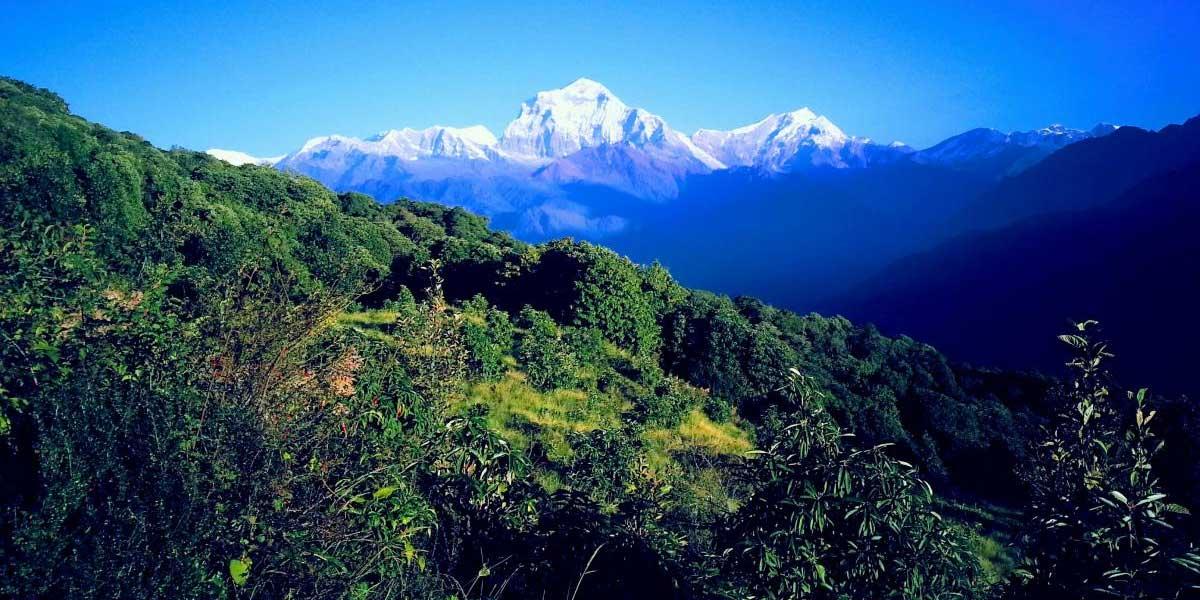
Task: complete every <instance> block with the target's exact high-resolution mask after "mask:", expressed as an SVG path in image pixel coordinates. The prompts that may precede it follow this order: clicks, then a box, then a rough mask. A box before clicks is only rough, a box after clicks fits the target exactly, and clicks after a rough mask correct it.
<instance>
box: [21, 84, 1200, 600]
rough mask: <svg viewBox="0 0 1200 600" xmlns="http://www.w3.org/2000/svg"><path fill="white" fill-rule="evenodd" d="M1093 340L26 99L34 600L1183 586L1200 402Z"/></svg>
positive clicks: (1092, 593) (27, 537)
mask: <svg viewBox="0 0 1200 600" xmlns="http://www.w3.org/2000/svg"><path fill="white" fill-rule="evenodd" d="M1092 331H1093V328H1092V327H1091V326H1090V325H1088V324H1085V325H1081V326H1080V328H1079V330H1078V331H1076V332H1073V333H1072V334H1071V335H1068V336H1064V338H1063V340H1064V341H1065V342H1067V344H1066V345H1064V351H1063V360H1064V361H1066V360H1069V359H1072V357H1074V359H1073V365H1074V370H1075V371H1076V378H1075V379H1074V380H1072V381H1071V382H1067V383H1060V382H1056V381H1052V380H1049V379H1046V378H1043V377H1040V376H1034V375H1025V374H1020V373H1011V372H1003V371H996V370H989V369H984V368H973V367H965V366H961V365H957V364H955V363H953V362H951V361H950V360H948V359H947V358H946V357H944V356H943V355H941V354H940V353H938V352H937V351H936V350H935V349H934V348H932V347H930V346H928V345H925V344H922V343H919V342H917V341H914V340H911V339H908V338H903V337H902V338H887V337H884V336H882V335H880V334H879V332H878V331H876V330H875V329H874V328H873V327H870V326H858V325H855V324H852V323H850V322H849V321H847V320H845V319H842V318H826V317H821V316H818V315H808V316H803V315H798V314H794V313H791V312H787V311H782V310H778V309H775V308H772V307H770V306H768V305H766V304H764V303H762V302H759V301H757V300H754V299H751V298H736V299H730V298H727V297H723V296H717V295H713V294H709V293H706V292H701V291H695V290H690V289H687V288H684V287H682V286H680V285H679V284H677V283H676V282H675V281H674V280H673V279H672V278H671V276H670V274H669V273H667V271H666V270H665V269H663V268H661V267H660V266H657V265H649V266H645V265H638V264H635V263H632V262H630V261H629V260H627V259H625V258H623V257H621V256H619V255H618V254H616V253H614V252H612V251H610V250H607V249H605V248H602V247H599V246H595V245H592V244H588V243H581V242H574V241H572V240H558V241H554V242H550V243H547V244H542V245H528V244H525V243H521V242H518V241H515V240H514V239H512V238H511V237H509V236H508V235H506V234H502V233H498V232H496V231H493V230H491V229H489V227H488V224H487V222H486V221H485V220H484V219H481V218H479V217H477V216H474V215H471V214H469V213H467V212H465V211H463V210H461V209H451V208H446V207H442V206H437V205H432V204H422V203H417V202H410V201H399V202H396V203H393V204H387V205H382V204H379V203H377V202H376V201H374V200H372V199H371V198H369V197H367V196H363V195H359V194H340V195H339V194H334V193H333V192H331V191H329V190H328V189H326V188H324V187H322V186H321V185H320V184H318V183H316V182H315V181H313V180H311V179H307V178H305V177H300V176H297V175H292V174H286V173H281V172H279V171H276V170H273V169H270V168H265V167H258V166H252V165H247V166H241V167H234V166H231V165H229V164H226V163H224V162H221V161H219V160H216V159H213V158H211V157H209V156H207V155H204V154H200V153H195V152H191V151H186V150H171V151H162V150H159V149H157V148H155V147H153V146H152V145H151V144H149V143H147V142H146V141H144V140H142V139H140V138H138V137H137V136H136V135H133V134H129V133H118V132H114V131H111V130H109V129H106V128H104V127H103V126H100V125H97V124H94V123H90V122H87V121H86V120H83V119H81V118H79V117H77V116H73V115H71V114H70V113H69V112H68V110H67V106H66V104H65V103H64V102H63V101H62V100H61V99H60V98H58V97H57V96H56V95H54V94H53V93H50V92H48V91H45V90H38V89H34V88H31V87H30V86H27V85H25V84H23V83H20V82H17V81H14V80H11V79H0V364H2V365H3V370H0V406H2V412H0V482H2V485H0V569H2V571H0V595H3V596H5V597H13V598H59V597H71V598H76V597H79V598H167V597H169V598H239V597H245V598H251V597H254V598H428V599H434V598H436V599H443V600H444V599H447V598H458V599H461V600H466V599H468V598H471V599H474V598H479V599H483V598H489V599H491V598H547V599H563V600H575V599H585V598H595V599H599V598H606V599H607V598H671V597H674V598H780V599H782V598H796V597H806V598H807V597H812V598H829V599H834V598H863V599H866V598H873V599H874V598H988V597H996V596H997V595H1003V596H1004V597H1026V598H1052V597H1053V598H1063V597H1072V598H1075V597H1078V598H1083V597H1111V596H1113V595H1115V596H1117V597H1124V598H1174V597H1179V595H1180V594H1186V593H1188V590H1189V589H1190V588H1189V587H1188V586H1190V585H1193V584H1194V582H1195V581H1196V575H1197V570H1198V569H1200V557H1197V556H1196V555H1195V554H1193V553H1191V540H1192V539H1193V537H1194V531H1195V529H1194V525H1193V524H1192V521H1191V519H1190V515H1188V513H1187V509H1186V506H1187V505H1189V504H1190V503H1192V502H1191V501H1192V500H1193V499H1196V498H1197V497H1198V494H1197V493H1196V492H1197V490H1198V489H1200V485H1197V481H1200V479H1198V477H1197V473H1196V472H1195V467H1194V466H1193V465H1192V463H1191V461H1190V460H1188V459H1187V457H1188V453H1189V452H1194V450H1195V442H1194V441H1190V440H1191V439H1192V435H1193V432H1194V431H1196V430H1195V426H1196V423H1197V421H1196V410H1195V409H1194V407H1193V406H1192V405H1191V404H1189V403H1186V402H1184V401H1179V400H1169V399H1161V398H1155V397H1154V396H1153V394H1146V393H1144V392H1134V393H1132V394H1130V395H1126V394H1125V393H1124V392H1123V391H1122V390H1119V389H1117V388H1115V387H1113V386H1111V385H1110V384H1109V382H1108V381H1107V379H1106V376H1105V374H1104V368H1105V366H1106V365H1107V364H1108V359H1109V355H1108V352H1107V350H1106V349H1105V347H1104V346H1102V345H1100V344H1098V343H1096V342H1094V341H1092V339H1091V337H1090V336H1091V334H1092ZM1056 333H1059V332H1057V331H1047V332H1046V336H1047V337H1048V338H1053V336H1054V335H1055V334H1056ZM1154 410H1158V411H1159V412H1158V413H1155V412H1153V411H1154ZM1156 414H1157V415H1158V418H1154V417H1155V415H1156ZM1159 440H1166V441H1167V445H1166V447H1165V448H1161V449H1160V448H1159V445H1158V441H1159ZM1160 477H1161V478H1162V479H1161V480H1160Z"/></svg>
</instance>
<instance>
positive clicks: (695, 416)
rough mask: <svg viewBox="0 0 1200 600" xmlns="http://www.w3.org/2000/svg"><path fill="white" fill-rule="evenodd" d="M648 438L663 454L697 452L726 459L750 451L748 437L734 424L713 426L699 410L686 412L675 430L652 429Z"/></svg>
mask: <svg viewBox="0 0 1200 600" xmlns="http://www.w3.org/2000/svg"><path fill="white" fill-rule="evenodd" d="M648 435H649V437H650V439H651V440H652V441H653V442H654V443H655V445H656V446H657V447H658V448H660V449H661V450H663V451H664V452H676V451H680V450H688V449H699V450H701V451H703V452H705V453H706V454H709V455H712V456H722V455H725V456H729V455H739V454H744V453H746V452H748V451H750V450H751V449H752V448H753V446H752V444H751V443H750V436H749V434H747V433H746V432H745V431H742V430H741V429H739V428H738V426H737V425H734V424H733V423H714V422H713V421H712V419H709V418H708V415H705V414H704V412H703V411H701V410H700V409H696V410H693V411H692V412H690V413H688V415H687V416H686V417H684V418H683V421H682V422H681V423H680V424H679V426H678V427H676V428H675V429H654V430H651V431H650V432H649V433H648Z"/></svg>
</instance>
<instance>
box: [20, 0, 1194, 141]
mask: <svg viewBox="0 0 1200 600" xmlns="http://www.w3.org/2000/svg"><path fill="white" fill-rule="evenodd" d="M710 4H711V3H705V4H696V5H692V4H689V3H684V2H676V1H674V0H656V1H654V2H636V3H620V2H588V3H578V4H576V3H564V2H549V3H541V2H535V1H526V2H519V3H463V2H444V3H437V4H436V5H434V4H409V3H399V2H394V1H393V2H379V3H350V2H343V3H333V2H330V3H316V2H298V1H293V2H254V3H239V2H216V3H208V2H196V1H188V2H160V3H154V2H55V1H52V0H45V1H39V2H30V1H27V0H24V1H20V2H14V1H11V0H0V74H5V75H9V76H14V77H17V78H20V79H24V80H26V81H30V82H32V83H35V84H37V85H40V86H43V87H48V88H51V89H53V90H55V91H57V92H58V93H59V94H61V95H62V96H63V97H64V98H66V100H67V101H68V102H69V103H70V104H71V106H72V108H73V110H75V112H77V113H79V114H82V115H84V116H85V117H88V118H90V119H93V120H96V121H99V122H102V123H104V124H106V125H108V126H110V127H113V128H116V129H122V130H130V131H135V132H138V133H140V134H142V135H144V136H145V137H147V138H148V139H149V140H150V141H152V142H154V143H155V144H158V145H160V146H170V145H181V146H185V147H190V148H197V149H203V148H208V147H223V148H234V149H240V150H244V151H248V152H251V153H254V154H259V155H268V154H279V153H283V152H286V151H288V150H292V149H294V148H296V147H297V146H299V145H300V144H301V143H302V142H303V141H304V140H305V139H307V138H309V137H312V136H316V135H322V134H327V133H343V134H349V135H368V134H371V133H374V132H377V131H380V130H383V129H388V128H396V127H404V126H412V127H425V126H429V125H433V124H442V125H459V126H462V125H471V124H476V123H482V124H484V125H487V126H488V127H489V128H491V129H492V130H493V131H494V132H496V133H497V134H499V133H500V130H501V129H502V128H503V126H504V124H505V123H507V122H508V121H509V120H510V119H511V118H512V117H513V116H515V115H516V113H517V110H518V108H519V106H520V102H521V101H522V100H524V99H526V98H528V97H530V96H532V95H533V93H534V92H536V91H538V90H542V89H548V88H553V87H560V86H562V85H565V84H566V83H568V82H570V81H572V80H573V79H575V78H576V77H579V76H587V77H590V78H593V79H596V80H598V81H601V82H602V83H604V84H606V85H607V86H608V87H609V88H610V89H612V90H613V92H614V93H616V94H617V95H618V96H620V97H621V98H622V99H623V100H625V101H626V102H627V103H629V104H631V105H634V106H642V107H644V108H647V109H648V110H650V111H652V112H655V113H658V114H660V115H662V116H663V117H665V118H666V119H667V121H668V122H670V123H671V124H672V125H673V126H674V127H676V128H677V129H680V130H682V131H685V132H688V133H690V132H692V131H694V130H695V129H696V128H698V127H711V128H729V127H736V126H739V125H743V124H746V123H750V122H753V121H755V120H758V119H759V118H761V117H762V116H764V115H766V114H768V113H771V112H779V111H785V110H791V109H794V108H798V107H801V106H809V107H811V108H813V109H814V110H815V111H817V112H818V113H821V114H824V115H826V116H828V117H829V118H830V119H832V120H833V121H834V122H835V123H837V124H838V125H839V126H841V127H842V128H843V129H844V130H846V131H847V132H848V133H851V134H855V135H866V136H870V137H872V138H875V139H877V140H883V141H890V140H893V139H898V140H903V141H906V142H908V143H911V144H913V145H916V146H925V145H929V144H932V143H934V142H936V141H938V140H940V139H942V138H945V137H947V136H949V135H952V134H955V133H958V132H961V131H963V130H965V129H968V128H971V127H976V126H993V127H998V128H1001V129H1030V128H1034V127H1039V126H1042V125H1045V124H1049V123H1052V122H1061V123H1065V124H1067V125H1070V126H1075V127H1089V126H1091V125H1092V124H1094V123H1095V122H1097V121H1101V120H1104V121H1111V122H1117V123H1126V124H1133V125H1138V126H1142V127H1153V128H1157V127H1161V126H1162V125H1165V124H1167V123H1171V122H1179V121H1182V120H1185V119H1187V118H1188V117H1190V116H1193V115H1195V114H1197V113H1200V41H1198V40H1200V2H1195V1H1186V2H1184V1H1173V0H1167V1H1152V2H1080V1H1053V0H1011V1H1005V2H989V3H986V4H987V7H986V8H985V7H983V5H984V4H985V3H983V2H921V1H907V2H861V3H851V2H844V1H843V2H800V1H792V2H736V3H734V2H730V3H722V4H720V5H710ZM210 5H211V6H210Z"/></svg>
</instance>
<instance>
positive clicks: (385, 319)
mask: <svg viewBox="0 0 1200 600" xmlns="http://www.w3.org/2000/svg"><path fill="white" fill-rule="evenodd" d="M398 316H400V313H398V312H396V311H394V310H365V311H359V312H346V313H342V314H340V315H338V323H341V324H342V325H354V326H359V327H380V326H383V325H391V324H392V323H395V322H396V318H397V317H398Z"/></svg>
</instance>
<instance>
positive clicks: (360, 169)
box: [209, 78, 1115, 238]
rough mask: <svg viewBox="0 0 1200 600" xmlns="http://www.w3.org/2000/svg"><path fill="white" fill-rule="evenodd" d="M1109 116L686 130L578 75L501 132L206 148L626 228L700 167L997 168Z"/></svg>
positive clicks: (569, 228)
mask: <svg viewBox="0 0 1200 600" xmlns="http://www.w3.org/2000/svg"><path fill="white" fill-rule="evenodd" d="M1113 129H1115V127H1113V126H1111V125H1098V126H1097V127H1095V128H1093V129H1092V130H1090V131H1081V130H1076V129H1068V128H1065V127H1062V126H1059V125H1055V126H1051V127H1047V128H1043V129H1039V130H1035V131H1026V132H1013V133H1002V132H1000V131H996V130H993V129H976V130H972V131H968V132H966V133H964V134H962V135H958V136H955V137H952V138H950V139H948V140H946V141H944V142H942V143H940V144H937V145H935V146H933V147H931V148H928V149H926V150H922V151H920V152H916V151H915V150H914V149H913V148H910V147H908V146H906V145H904V144H901V143H899V142H893V143H891V144H878V143H875V142H873V141H871V140H870V139H868V138H864V137H857V136H853V135H849V134H847V133H846V132H844V131H842V130H841V129H840V128H839V127H838V126H837V125H835V124H834V123H833V122H832V121H831V120H829V119H828V118H826V117H824V116H821V115H819V114H817V113H816V112H814V111H812V110H810V109H808V108H801V109H799V110H795V111H791V112H787V113H779V114H772V115H768V116H767V117H765V118H763V119H762V120H760V121H758V122H756V123H753V124H751V125H747V126H744V127H739V128H737V129H732V130H729V131H718V130H713V129H701V130H699V131H697V132H696V133H695V134H694V135H692V136H687V135H684V134H683V133H681V132H679V131H677V130H675V129H673V128H672V127H671V126H670V125H668V123H667V121H666V120H665V119H663V118H662V117H660V116H658V115H655V114H653V113H651V112H649V111H647V110H645V109H642V108H638V107H632V106H629V105H627V104H625V103H624V102H623V101H621V99H620V98H618V97H617V96H616V95H615V94H614V93H613V92H612V91H611V90H609V89H608V88H607V87H605V86H604V85H602V84H600V83H598V82H596V81H593V80H591V79H587V78H581V79H577V80H575V81H573V82H571V83H570V84H568V85H566V86H565V87H562V88H559V89H553V90H547V91H542V92H538V93H537V94H535V95H534V96H533V97H532V98H530V99H528V100H526V101H525V102H523V103H522V104H521V107H520V110H519V111H518V113H517V115H516V118H514V119H513V120H512V121H511V122H510V123H509V124H508V125H507V127H505V128H504V132H503V135H501V136H499V137H498V136H496V135H494V134H493V133H492V132H491V131H489V130H488V129H487V128H486V127H484V126H482V125H475V126H472V127H461V128H460V127H444V126H434V127H429V128H426V129H410V128H404V129H392V130H388V131H384V132H382V133H379V134H377V135H374V136H370V137H366V138H357V137H351V136H344V135H327V136H321V137H316V138H312V139H310V140H308V141H307V142H305V143H304V145H303V146H301V147H300V148H299V149H297V150H296V151H294V152H292V153H290V154H287V155H286V156H282V157H275V158H258V157H254V156H250V155H247V154H244V153H241V152H235V151H229V150H219V149H213V150H210V151H209V154H212V155H213V156H216V157H218V158H220V159H222V160H225V161H228V162H231V163H233V164H260V165H273V166H275V167H276V168H278V169H281V170H286V171H295V172H298V173H302V174H305V175H308V176H310V177H313V178H314V179H317V180H318V181H320V182H322V183H324V184H325V185H327V186H329V187H330V188H333V189H335V190H337V191H357V192H363V193H366V194H370V195H372V196H374V197H376V198H378V199H379V200H382V201H391V200H394V199H396V198H399V197H411V198H417V199H421V200H429V201H434V202H442V203H445V204H452V205H458V206H464V207H466V208H468V209H470V210H473V211H475V212H479V213H482V214H485V215H488V216H490V217H493V218H494V219H496V223H497V224H498V225H499V226H502V227H503V226H505V224H506V223H507V224H508V226H509V227H510V228H512V229H514V230H517V231H518V232H519V233H524V234H529V235H530V236H531V237H538V238H542V237H549V236H553V235H561V234H564V233H571V234H585V235H586V234H590V233H595V232H597V231H603V232H612V231H616V230H619V229H620V228H621V227H623V226H624V223H625V222H626V221H627V218H626V217H628V216H629V215H631V214H633V213H635V212H637V211H638V210H642V209H640V208H638V203H637V200H639V199H641V200H646V199H650V200H665V199H671V198H675V197H678V196H680V195H682V194H683V193H684V190H685V188H686V187H687V186H688V185H689V182H690V181H692V180H693V179H694V178H696V177H700V176H704V175H706V174H709V173H712V172H714V171H721V170H726V169H734V168H746V169H751V171H749V172H747V173H742V174H736V176H737V177H743V176H745V177H751V178H757V177H760V175H761V174H764V173H765V174H770V175H771V176H772V177H774V176H777V175H781V174H787V173H794V174H800V173H803V172H806V171H809V170H813V169H862V168H868V167H874V166H877V165H884V164H887V163H894V162H902V161H909V160H911V161H913V162H916V163H923V164H933V165H941V166H946V167H950V168H953V169H957V170H963V171H973V172H981V173H985V174H989V175H993V176H999V175H1004V174H1011V173H1013V172H1016V171H1018V170H1021V169H1024V168H1026V167H1028V166H1030V165H1032V164H1033V163H1035V162H1037V161H1039V160H1041V159H1042V158H1044V157H1045V156H1047V155H1049V154H1050V153H1052V152H1054V151H1055V150H1058V149H1059V148H1062V147H1063V146H1066V145H1068V144H1071V143H1074V142H1076V141H1079V140H1083V139H1087V138H1089V137H1097V136H1100V135H1105V134H1107V133H1109V132H1111V131H1112V130H1113ZM697 181H700V180H697ZM700 185H702V184H700Z"/></svg>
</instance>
